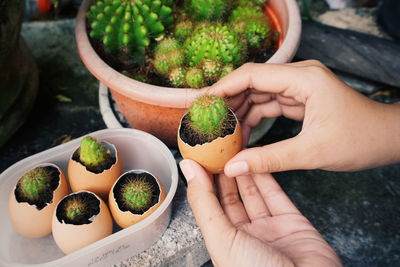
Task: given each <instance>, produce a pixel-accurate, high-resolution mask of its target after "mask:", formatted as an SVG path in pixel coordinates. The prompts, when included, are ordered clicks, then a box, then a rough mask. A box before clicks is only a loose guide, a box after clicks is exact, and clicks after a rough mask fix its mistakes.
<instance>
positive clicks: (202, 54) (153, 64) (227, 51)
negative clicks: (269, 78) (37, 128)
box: [75, 0, 301, 146]
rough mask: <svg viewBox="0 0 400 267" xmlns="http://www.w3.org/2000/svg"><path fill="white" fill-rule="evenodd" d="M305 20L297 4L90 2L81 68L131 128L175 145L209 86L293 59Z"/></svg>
mask: <svg viewBox="0 0 400 267" xmlns="http://www.w3.org/2000/svg"><path fill="white" fill-rule="evenodd" d="M299 14H300V13H299V10H298V6H297V3H296V1H295V0H267V1H264V0H181V1H173V0H84V1H83V3H82V6H81V8H80V11H79V13H78V17H77V23H76V31H75V32H76V41H77V47H78V52H79V55H80V57H81V59H82V61H83V63H84V64H85V65H86V67H87V68H88V70H89V71H90V72H91V73H92V74H93V75H94V76H95V77H96V78H97V79H98V80H99V81H100V82H101V83H102V84H104V85H105V86H106V87H107V88H108V89H109V90H110V92H111V94H112V98H113V99H114V100H115V102H116V104H117V107H118V109H119V110H120V111H121V113H122V115H123V116H124V117H125V119H126V120H127V121H128V123H129V124H130V125H131V126H132V127H134V128H137V129H140V130H142V131H145V132H148V133H150V134H153V135H155V136H156V137H158V138H159V139H161V140H162V141H163V142H165V143H166V144H167V145H169V146H176V145H177V140H176V135H177V132H178V126H179V121H180V119H181V117H182V115H183V114H184V113H185V112H186V111H187V108H188V107H189V106H190V104H191V102H193V101H194V99H195V98H196V97H198V96H199V95H203V94H204V93H205V91H206V86H208V85H211V84H213V83H214V82H215V81H217V80H219V79H220V78H221V77H223V76H225V75H227V74H228V73H229V72H231V71H232V70H234V69H235V68H237V67H239V66H240V65H241V64H243V63H245V62H247V61H257V62H266V61H268V62H273V63H285V62H289V61H290V60H291V59H292V58H293V56H294V54H295V52H296V50H297V47H298V44H299V40H300V29H301V19H300V16H299ZM199 88H200V89H199ZM109 127H117V126H115V125H109Z"/></svg>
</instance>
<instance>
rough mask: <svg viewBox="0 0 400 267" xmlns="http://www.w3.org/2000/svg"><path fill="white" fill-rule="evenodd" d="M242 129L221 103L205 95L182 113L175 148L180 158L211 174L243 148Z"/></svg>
mask: <svg viewBox="0 0 400 267" xmlns="http://www.w3.org/2000/svg"><path fill="white" fill-rule="evenodd" d="M242 138H243V137H242V130H241V127H240V124H239V121H238V119H237V118H236V115H235V114H234V112H233V111H232V110H230V109H229V108H228V106H227V105H226V103H225V102H224V100H223V99H222V98H220V97H217V96H211V95H205V96H201V97H199V98H198V99H196V100H195V101H194V102H193V103H192V105H191V107H190V108H189V112H188V113H186V114H184V116H183V117H182V119H181V122H180V124H179V129H178V147H179V151H180V153H181V155H182V157H183V158H185V159H192V160H194V161H196V162H198V163H199V164H200V165H202V166H203V167H204V168H205V169H206V170H207V171H209V172H210V173H212V174H217V173H221V172H222V171H223V169H224V166H225V163H226V162H227V161H228V160H229V159H231V158H232V157H233V156H234V155H235V154H236V153H238V152H239V151H240V150H241V148H242V142H243V141H242Z"/></svg>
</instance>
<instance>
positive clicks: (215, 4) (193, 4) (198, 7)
mask: <svg viewBox="0 0 400 267" xmlns="http://www.w3.org/2000/svg"><path fill="white" fill-rule="evenodd" d="M229 3H230V2H229V1H228V0H189V3H188V5H189V11H190V13H191V14H192V16H193V17H194V18H195V19H196V20H197V21H204V20H208V21H210V20H211V21H215V20H221V19H222V18H223V16H224V15H225V13H226V12H227V10H228V7H229Z"/></svg>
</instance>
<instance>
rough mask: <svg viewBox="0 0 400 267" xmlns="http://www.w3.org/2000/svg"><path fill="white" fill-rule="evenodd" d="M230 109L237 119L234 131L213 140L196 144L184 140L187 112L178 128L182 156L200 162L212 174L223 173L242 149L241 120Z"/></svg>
mask: <svg viewBox="0 0 400 267" xmlns="http://www.w3.org/2000/svg"><path fill="white" fill-rule="evenodd" d="M230 111H231V112H232V114H233V115H234V116H235V121H236V126H235V130H234V132H233V133H232V134H230V135H226V136H224V137H218V138H216V139H214V140H213V141H211V142H207V143H204V144H202V145H200V144H197V145H195V146H191V145H189V144H188V143H186V142H184V141H183V140H182V138H181V135H180V131H181V127H182V120H183V118H184V117H185V116H187V114H188V113H186V114H185V115H184V116H183V117H182V119H181V121H180V123H179V129H178V147H179V151H180V153H181V155H182V157H183V158H184V159H192V160H194V161H196V162H198V163H199V164H200V165H201V166H203V167H204V168H205V169H206V170H207V171H209V172H210V173H212V174H218V173H222V172H223V170H224V166H225V163H226V162H227V161H228V160H230V159H231V158H232V157H233V156H234V155H236V154H237V153H238V152H239V151H240V150H241V149H242V143H243V140H242V139H243V137H242V129H241V127H240V124H239V121H238V119H237V117H236V115H235V113H234V112H233V111H232V110H230Z"/></svg>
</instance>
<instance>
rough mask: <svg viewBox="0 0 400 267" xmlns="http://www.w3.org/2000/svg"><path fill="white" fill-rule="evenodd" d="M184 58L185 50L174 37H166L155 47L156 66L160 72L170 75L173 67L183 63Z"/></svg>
mask: <svg viewBox="0 0 400 267" xmlns="http://www.w3.org/2000/svg"><path fill="white" fill-rule="evenodd" d="M184 59H185V56H184V52H183V49H182V47H181V45H180V44H179V42H178V41H177V40H176V39H175V38H172V37H169V38H165V39H163V40H162V41H160V42H159V43H158V45H157V46H156V48H155V52H154V68H155V69H156V71H157V72H158V73H159V74H161V75H163V76H168V75H169V73H170V72H171V71H172V69H174V68H176V67H180V66H181V65H182V64H183V61H184Z"/></svg>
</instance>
